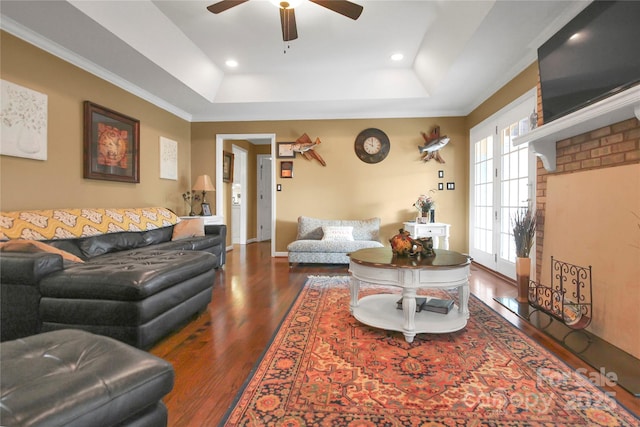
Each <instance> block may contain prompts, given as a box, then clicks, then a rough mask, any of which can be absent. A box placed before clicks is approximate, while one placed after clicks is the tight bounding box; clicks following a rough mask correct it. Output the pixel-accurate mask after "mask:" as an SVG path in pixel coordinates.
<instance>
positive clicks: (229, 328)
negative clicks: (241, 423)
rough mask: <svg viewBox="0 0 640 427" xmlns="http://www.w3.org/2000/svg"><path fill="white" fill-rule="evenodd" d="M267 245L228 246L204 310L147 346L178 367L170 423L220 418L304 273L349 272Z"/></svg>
mask: <svg viewBox="0 0 640 427" xmlns="http://www.w3.org/2000/svg"><path fill="white" fill-rule="evenodd" d="M270 244H271V243H270V242H262V243H253V244H250V245H234V250H232V251H230V252H228V253H227V264H226V266H225V268H224V269H221V270H220V271H218V273H217V277H216V283H215V286H214V289H213V299H212V302H211V304H209V307H208V309H207V310H206V311H205V312H204V313H203V314H201V315H200V316H198V317H197V318H195V319H194V320H193V321H192V322H190V323H189V324H187V325H186V326H184V327H183V328H182V329H180V330H179V331H177V332H176V333H175V334H173V335H171V336H169V337H167V338H165V339H164V340H163V341H161V342H160V343H158V344H157V345H156V346H155V347H154V348H153V349H152V350H151V352H152V353H153V354H155V355H157V356H159V357H162V358H163V359H165V360H168V361H169V362H171V363H172V364H173V366H174V368H175V373H176V379H175V386H174V388H173V391H172V392H171V393H170V394H169V395H168V396H167V397H166V398H165V399H164V402H165V404H166V405H167V408H168V409H169V425H170V426H172V427H177V426H198V427H199V426H216V425H218V424H219V422H220V421H221V419H222V417H223V416H224V414H225V412H226V411H227V409H228V408H229V406H230V405H231V404H232V402H233V400H234V398H235V396H236V394H237V393H238V391H239V390H240V388H241V387H242V385H243V383H244V381H245V379H246V378H247V377H248V375H249V374H250V372H251V370H252V368H253V367H254V365H255V364H256V362H257V361H258V359H259V358H260V356H261V354H262V352H263V351H264V349H265V347H266V345H267V343H268V342H269V341H270V339H271V336H272V335H273V333H274V332H275V330H276V328H277V327H278V325H279V324H280V321H281V319H282V318H283V316H284V315H285V314H286V312H287V310H288V309H289V307H290V305H291V303H292V302H293V301H294V299H295V298H296V296H297V295H298V292H299V290H300V289H301V287H302V286H303V285H304V283H305V281H306V278H307V276H308V275H310V274H317V275H345V274H348V273H347V268H346V266H296V267H294V268H293V269H289V264H288V262H287V259H286V258H272V257H271V256H270ZM470 286H471V292H472V293H473V294H474V295H476V296H477V297H479V298H480V299H481V300H483V301H484V302H485V303H486V304H487V305H489V306H490V307H491V308H493V309H494V310H495V311H496V312H498V313H499V314H501V315H502V316H504V317H505V318H506V319H507V320H508V321H509V322H511V323H512V324H514V325H515V326H516V327H518V328H519V329H521V330H522V331H524V332H525V333H526V334H527V335H529V336H531V337H532V338H533V339H535V340H536V341H538V342H539V343H541V344H542V345H543V346H544V347H545V348H547V349H549V350H550V351H551V352H553V353H555V354H556V355H557V356H559V357H560V358H561V359H562V360H564V361H565V362H566V363H567V364H568V365H569V366H571V367H572V368H574V369H577V368H583V369H586V372H588V373H590V374H591V373H592V372H593V371H595V370H594V369H593V368H591V367H589V366H588V365H586V364H585V363H584V362H582V361H581V360H580V359H578V358H577V357H576V356H574V355H573V354H571V353H570V352H568V351H567V350H566V349H564V348H563V347H562V346H561V345H559V344H558V343H556V342H555V341H554V340H553V339H551V338H549V337H548V336H547V335H546V334H545V333H543V332H540V331H539V330H537V329H535V328H534V327H533V326H531V325H530V324H529V323H527V322H525V321H524V320H522V319H521V318H519V317H517V316H516V315H515V314H513V313H512V312H510V311H509V310H507V309H506V308H505V307H503V306H502V305H500V304H498V303H497V302H496V301H494V300H493V298H494V297H496V296H503V297H509V296H515V295H516V288H515V286H513V284H511V283H510V282H508V281H506V280H504V279H503V278H500V277H497V276H495V275H493V274H491V273H490V272H488V271H486V270H484V269H483V268H480V267H478V266H476V265H472V268H471V279H470ZM594 375H595V374H594ZM585 376H587V377H591V376H592V375H585ZM604 389H605V390H606V391H608V392H610V393H612V394H614V396H615V397H616V399H617V400H618V401H619V402H620V403H621V404H622V405H623V406H625V407H626V408H627V409H629V410H631V411H632V412H634V413H635V414H636V415H639V414H640V398H636V397H634V396H632V395H631V394H630V393H628V392H627V391H625V390H624V389H622V388H621V387H619V386H613V387H609V386H605V387H604Z"/></svg>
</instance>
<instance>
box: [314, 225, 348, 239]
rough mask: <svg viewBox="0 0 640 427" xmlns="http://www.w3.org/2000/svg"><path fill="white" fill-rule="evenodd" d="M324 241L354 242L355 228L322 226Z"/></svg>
mask: <svg viewBox="0 0 640 427" xmlns="http://www.w3.org/2000/svg"><path fill="white" fill-rule="evenodd" d="M322 240H338V241H344V240H349V241H352V240H353V227H347V226H337V225H323V226H322Z"/></svg>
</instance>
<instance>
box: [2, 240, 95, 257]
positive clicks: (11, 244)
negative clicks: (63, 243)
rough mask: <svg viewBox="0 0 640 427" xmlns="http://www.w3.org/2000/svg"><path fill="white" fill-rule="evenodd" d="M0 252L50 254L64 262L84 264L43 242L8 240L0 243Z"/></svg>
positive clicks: (67, 253) (69, 254) (65, 252)
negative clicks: (55, 255)
mask: <svg viewBox="0 0 640 427" xmlns="http://www.w3.org/2000/svg"><path fill="white" fill-rule="evenodd" d="M0 251H2V252H5V251H6V252H29V253H36V252H48V253H52V254H58V255H60V256H62V258H63V259H64V260H66V261H71V262H84V261H83V260H82V259H80V258H78V257H77V256H75V255H73V254H71V253H69V252H67V251H63V250H62V249H58V248H55V247H53V246H51V245H48V244H46V243H44V242H39V241H37V240H22V239H17V240H9V241H7V242H0Z"/></svg>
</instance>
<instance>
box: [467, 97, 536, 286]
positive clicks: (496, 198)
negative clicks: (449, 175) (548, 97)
mask: <svg viewBox="0 0 640 427" xmlns="http://www.w3.org/2000/svg"><path fill="white" fill-rule="evenodd" d="M536 103H537V89H536V88H532V89H530V90H528V91H527V92H525V93H524V94H522V95H521V96H519V97H518V98H517V99H515V100H514V101H512V102H510V103H509V104H508V105H506V106H505V107H503V108H501V109H500V110H499V111H497V112H495V113H494V114H492V115H491V116H489V117H487V118H486V119H485V120H483V121H482V122H480V123H478V124H477V125H475V126H474V127H473V128H471V129H470V130H469V223H468V230H469V232H468V242H467V243H468V246H469V253H470V254H472V256H474V254H473V250H474V249H473V248H474V226H475V220H476V218H475V217H474V211H475V194H474V184H475V178H474V176H475V175H474V174H475V170H474V169H473V168H474V144H475V142H476V139H478V138H476V135H475V134H477V133H480V134H484V135H488V134H487V133H486V132H484V130H489V132H490V133H491V134H492V135H493V137H494V147H499V146H500V143H501V135H500V131H501V130H502V129H501V128H500V126H501V125H503V124H504V123H507V122H509V121H510V120H509V116H511V115H513V114H514V113H515V111H517V110H519V109H522V108H529V109H530V110H531V111H533V109H536ZM527 106H528V107H527ZM479 130H482V131H483V132H479ZM494 130H495V131H494ZM472 134H473V135H472ZM528 150H529V151H528V152H529V157H530V163H529V177H530V183H531V184H530V188H529V198H530V199H531V200H532V201H533V205H534V206H535V196H536V181H537V178H536V177H537V171H536V161H537V160H536V157H535V155H534V154H533V152H532V149H531V147H529V148H528ZM493 151H494V152H493V169H494V171H495V173H493V176H494V181H493V182H494V191H493V214H492V217H493V218H492V222H493V230H492V231H493V237H492V238H493V243H494V245H493V246H494V247H493V254H486V252H482V253H477V254H475V256H474V259H475V260H476V261H477V262H478V263H480V264H482V265H484V266H486V267H487V268H490V269H492V270H495V271H497V272H499V273H501V274H504V275H505V276H507V277H511V278H515V263H511V262H509V261H505V260H502V259H501V258H500V255H499V253H498V251H499V247H500V225H501V224H500V221H501V219H502V217H501V212H500V207H501V200H500V195H501V193H500V191H497V190H498V189H497V187H500V181H501V173H500V172H501V168H502V165H501V160H502V159H501V154H502V150H501V149H499V150H496V149H495V148H494V150H493ZM496 183H497V184H496ZM535 253H536V251H535V242H534V248H533V249H532V251H531V258H532V263H533V265H535ZM485 255H486V256H485ZM489 255H490V256H491V257H492V258H494V259H493V260H492V261H490V260H489V259H488V258H489ZM532 278H533V276H532Z"/></svg>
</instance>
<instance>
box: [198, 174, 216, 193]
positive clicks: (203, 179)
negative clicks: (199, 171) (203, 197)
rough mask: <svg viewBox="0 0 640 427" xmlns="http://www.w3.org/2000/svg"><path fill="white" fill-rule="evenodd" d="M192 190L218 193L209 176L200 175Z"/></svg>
mask: <svg viewBox="0 0 640 427" xmlns="http://www.w3.org/2000/svg"><path fill="white" fill-rule="evenodd" d="M192 190H194V191H216V188H215V187H214V186H213V184H212V183H211V178H209V175H200V176H199V177H198V179H196V183H195V184H193V188H192Z"/></svg>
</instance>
